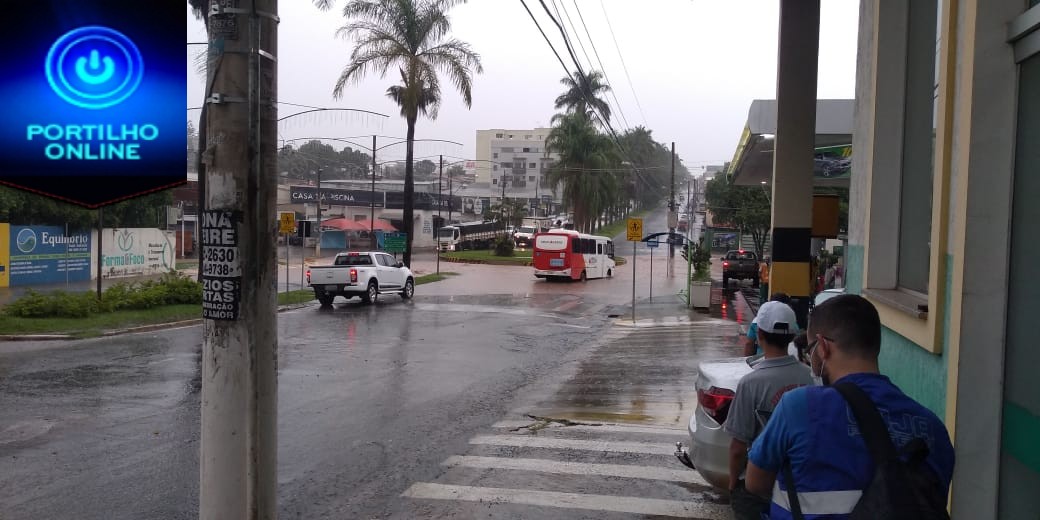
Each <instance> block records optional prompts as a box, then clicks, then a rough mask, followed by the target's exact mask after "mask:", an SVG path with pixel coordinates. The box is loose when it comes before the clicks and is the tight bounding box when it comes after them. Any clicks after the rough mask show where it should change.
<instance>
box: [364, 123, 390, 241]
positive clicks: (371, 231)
mask: <svg viewBox="0 0 1040 520" xmlns="http://www.w3.org/2000/svg"><path fill="white" fill-rule="evenodd" d="M371 206H372V207H371V208H370V209H369V213H368V239H369V240H370V241H371V242H372V250H373V251H375V249H376V136H374V135H373V136H372V204H371ZM383 206H384V207H385V206H386V201H385V200H384V201H383Z"/></svg>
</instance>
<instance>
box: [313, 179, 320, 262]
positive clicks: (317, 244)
mask: <svg viewBox="0 0 1040 520" xmlns="http://www.w3.org/2000/svg"><path fill="white" fill-rule="evenodd" d="M314 257H315V259H320V258H321V167H319V168H318V241H317V242H315V243H314Z"/></svg>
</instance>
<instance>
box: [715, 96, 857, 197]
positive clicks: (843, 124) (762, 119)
mask: <svg viewBox="0 0 1040 520" xmlns="http://www.w3.org/2000/svg"><path fill="white" fill-rule="evenodd" d="M854 106H855V100H852V99H820V100H817V101H816V161H815V167H814V168H813V185H814V186H834V187H840V188H848V187H849V175H850V174H851V154H852V114H853V109H854ZM775 136H776V100H775V99H756V100H754V101H752V102H751V109H750V110H748V119H747V123H746V124H745V125H744V132H743V134H742V135H741V136H740V142H739V143H738V144H737V151H736V153H735V154H734V156H733V162H732V172H733V182H734V183H735V184H738V185H741V186H756V185H761V184H772V182H773V143H774V138H775Z"/></svg>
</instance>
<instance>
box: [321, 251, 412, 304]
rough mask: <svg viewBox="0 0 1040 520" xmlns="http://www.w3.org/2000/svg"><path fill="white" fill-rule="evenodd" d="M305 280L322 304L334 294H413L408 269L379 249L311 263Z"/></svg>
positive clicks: (367, 297) (368, 299) (368, 297)
mask: <svg viewBox="0 0 1040 520" xmlns="http://www.w3.org/2000/svg"><path fill="white" fill-rule="evenodd" d="M307 283H308V284H310V286H311V287H312V288H313V289H314V297H315V298H317V299H318V301H319V302H321V304H322V305H323V306H328V305H332V302H333V300H335V299H336V296H342V297H344V298H346V299H348V300H349V299H351V298H353V297H355V296H356V297H358V298H361V301H362V302H364V303H372V302H374V301H376V299H377V298H378V297H379V295H380V294H387V293H396V294H400V295H401V298H404V299H406V300H407V299H409V298H411V297H412V296H413V295H414V294H415V278H414V277H413V276H412V271H411V270H410V269H408V268H407V267H405V265H404V264H403V263H401V262H398V261H397V259H395V258H394V257H392V256H390V255H388V254H386V253H384V252H382V251H365V252H351V253H340V254H338V255H336V259H335V260H333V262H332V265H315V266H311V268H310V270H308V271H307Z"/></svg>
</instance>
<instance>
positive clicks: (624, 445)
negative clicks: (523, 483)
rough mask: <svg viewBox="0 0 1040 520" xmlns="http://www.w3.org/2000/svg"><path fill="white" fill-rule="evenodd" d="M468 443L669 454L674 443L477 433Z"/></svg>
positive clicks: (673, 447)
mask: <svg viewBox="0 0 1040 520" xmlns="http://www.w3.org/2000/svg"><path fill="white" fill-rule="evenodd" d="M469 443H470V444H486V445H491V446H513V447H517V448H550V449H562V450H585V451H606V452H610V453H648V454H653V455H671V454H672V453H673V452H674V451H675V445H674V444H666V443H650V442H618V441H586V440H579V439H550V438H544V437H522V436H519V435H477V436H476V437H474V438H472V439H470V441H469Z"/></svg>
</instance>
